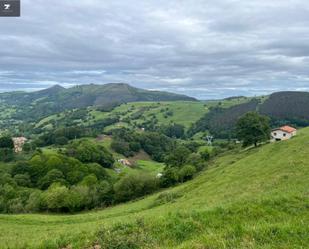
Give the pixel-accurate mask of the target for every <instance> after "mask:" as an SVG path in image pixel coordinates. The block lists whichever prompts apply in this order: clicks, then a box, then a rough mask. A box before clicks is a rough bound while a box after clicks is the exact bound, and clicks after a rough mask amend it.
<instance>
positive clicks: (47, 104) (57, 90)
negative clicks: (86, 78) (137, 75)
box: [0, 83, 196, 118]
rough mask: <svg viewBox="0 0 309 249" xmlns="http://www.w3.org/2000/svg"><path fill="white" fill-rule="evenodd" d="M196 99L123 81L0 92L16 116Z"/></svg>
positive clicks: (33, 115)
mask: <svg viewBox="0 0 309 249" xmlns="http://www.w3.org/2000/svg"><path fill="white" fill-rule="evenodd" d="M175 100H184V101H196V99H194V98H192V97H188V96H185V95H179V94H175V93H169V92H161V91H148V90H143V89H139V88H135V87H132V86H130V85H128V84H124V83H110V84H105V85H94V84H90V85H82V86H75V87H72V88H68V89H66V88H63V87H61V86H58V85H56V86H53V87H51V88H48V89H44V90H41V91H37V92H30V93H28V92H11V93H2V94H0V102H1V103H3V104H7V105H10V106H14V107H16V108H17V109H18V112H17V113H16V115H17V116H20V115H23V114H24V113H25V112H26V113H27V117H28V118H40V117H44V116H48V115H51V114H54V113H58V112H61V111H64V110H68V109H74V108H85V107H88V106H103V107H104V106H110V105H119V104H122V103H127V102H138V101H175Z"/></svg>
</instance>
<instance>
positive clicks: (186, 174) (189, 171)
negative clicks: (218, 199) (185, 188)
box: [179, 165, 196, 182]
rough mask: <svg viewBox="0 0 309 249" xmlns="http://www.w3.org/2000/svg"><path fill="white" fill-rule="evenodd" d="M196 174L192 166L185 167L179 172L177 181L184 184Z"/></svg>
mask: <svg viewBox="0 0 309 249" xmlns="http://www.w3.org/2000/svg"><path fill="white" fill-rule="evenodd" d="M195 173H196V168H195V167H194V166H192V165H185V166H183V167H182V168H181V169H180V171H179V180H180V181H181V182H185V181H188V180H191V179H192V178H193V176H194V174H195Z"/></svg>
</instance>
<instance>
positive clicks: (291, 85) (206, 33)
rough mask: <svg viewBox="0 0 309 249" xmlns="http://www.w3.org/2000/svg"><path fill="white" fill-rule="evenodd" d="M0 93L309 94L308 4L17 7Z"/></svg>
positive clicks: (4, 31) (2, 24) (2, 39)
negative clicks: (83, 88) (86, 89)
mask: <svg viewBox="0 0 309 249" xmlns="http://www.w3.org/2000/svg"><path fill="white" fill-rule="evenodd" d="M21 2H22V17H20V18H8V17H0V91H2V92H3V91H9V90H27V91H31V90H36V89H42V88H46V87H49V86H51V85H55V84H61V85H63V86H65V87H69V86H74V85H76V84H88V83H97V84H103V83H109V82H126V83H130V84H132V85H134V86H136V87H142V88H146V89H160V90H167V91H171V92H177V93H184V94H188V95H191V96H195V97H198V98H201V99H212V98H222V97H227V96H232V95H248V96H253V95H260V94H266V93H270V92H274V91H280V90H306V91H309V1H308V0H250V1H248V0H168V1H167V0H145V1H140V0H117V1H116V0H104V1H103V0H78V1H73V0H61V1H53V0H21Z"/></svg>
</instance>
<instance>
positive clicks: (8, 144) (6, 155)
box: [0, 136, 14, 162]
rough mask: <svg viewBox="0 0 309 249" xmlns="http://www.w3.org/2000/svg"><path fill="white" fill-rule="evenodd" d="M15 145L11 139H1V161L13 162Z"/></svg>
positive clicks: (5, 137)
mask: <svg viewBox="0 0 309 249" xmlns="http://www.w3.org/2000/svg"><path fill="white" fill-rule="evenodd" d="M13 149H14V143H13V140H12V138H11V137H9V136H4V137H0V160H1V161H4V162H8V161H11V160H12V159H13V158H14V155H13Z"/></svg>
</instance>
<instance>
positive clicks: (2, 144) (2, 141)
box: [0, 136, 14, 149]
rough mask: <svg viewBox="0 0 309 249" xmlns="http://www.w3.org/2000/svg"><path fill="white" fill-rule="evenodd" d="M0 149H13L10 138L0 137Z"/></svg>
mask: <svg viewBox="0 0 309 249" xmlns="http://www.w3.org/2000/svg"><path fill="white" fill-rule="evenodd" d="M0 148H1V149H14V143H13V140H12V138H11V137H9V136H5V137H0Z"/></svg>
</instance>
